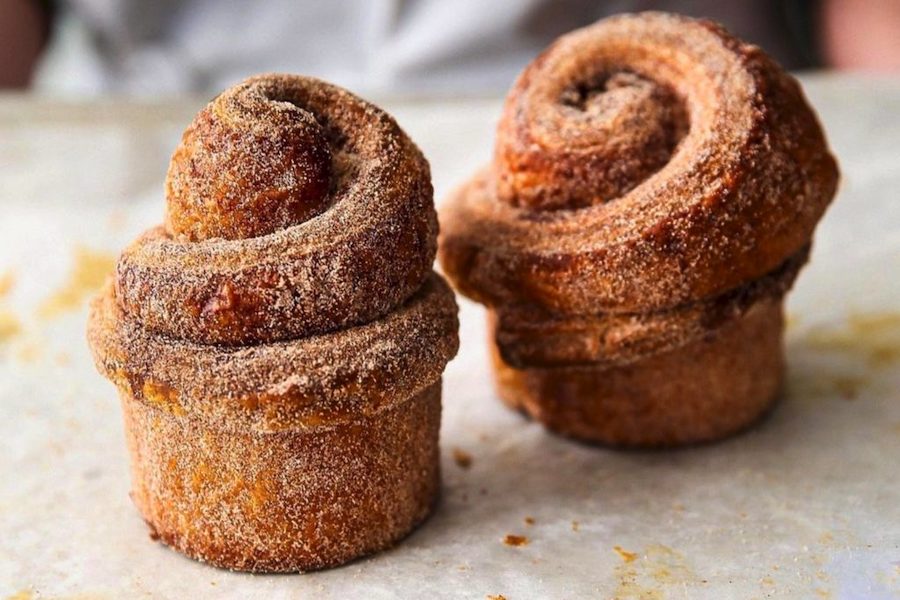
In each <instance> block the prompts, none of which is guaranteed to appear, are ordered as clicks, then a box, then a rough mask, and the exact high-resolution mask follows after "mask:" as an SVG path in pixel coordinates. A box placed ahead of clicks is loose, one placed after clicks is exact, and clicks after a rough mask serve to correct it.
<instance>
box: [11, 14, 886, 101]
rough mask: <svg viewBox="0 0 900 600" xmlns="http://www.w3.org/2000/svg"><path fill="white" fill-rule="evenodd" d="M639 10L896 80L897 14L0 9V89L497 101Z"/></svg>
mask: <svg viewBox="0 0 900 600" xmlns="http://www.w3.org/2000/svg"><path fill="white" fill-rule="evenodd" d="M640 10H666V11H671V12H679V13H684V14H688V15H692V16H703V17H709V18H712V19H714V20H717V21H719V22H721V23H723V24H725V25H726V26H727V27H728V28H729V29H730V30H731V31H732V32H733V33H735V34H737V35H738V36H739V37H741V38H743V39H745V40H748V41H750V42H753V43H756V44H758V45H760V46H762V47H763V48H764V49H765V50H767V51H768V52H769V53H770V54H771V55H773V56H774V57H775V58H776V59H778V60H779V61H780V62H781V63H782V65H783V66H785V67H787V68H789V69H792V70H804V69H820V68H834V69H842V70H847V69H849V70H866V71H897V70H898V69H900V0H820V1H814V0H810V1H803V0H784V1H777V0H746V1H741V2H722V1H720V0H683V1H676V0H668V1H667V0H660V1H638V0H610V1H599V0H555V1H554V0H494V1H491V2H484V1H482V0H453V1H448V0H331V1H328V2H303V1H300V2H298V1H295V0H262V1H250V0H246V1H242V0H234V1H227V0H0V88H19V89H23V88H29V87H30V88H31V89H33V90H35V91H38V92H41V93H45V94H49V95H53V96H63V95H65V96H94V95H105V94H122V95H130V96H143V97H147V96H153V97H166V96H173V95H185V94H205V95H208V94H210V93H214V92H216V91H218V90H221V89H223V88H225V87H228V86H229V85H231V84H233V83H235V82H236V81H238V80H240V79H242V78H244V77H245V76H247V75H250V74H253V73H258V72H263V71H288V72H296V73H304V74H309V75H315V76H319V77H322V78H324V79H328V80H330V81H332V82H335V83H338V84H340V85H343V86H345V87H348V88H350V89H352V90H354V91H356V92H358V93H361V94H364V95H365V94H373V95H376V96H379V97H384V96H386V95H390V96H396V95H407V96H408V95H425V96H429V95H441V96H471V95H497V94H502V93H503V92H504V91H505V90H506V89H507V88H508V87H509V85H510V83H511V81H512V79H513V78H514V77H515V75H516V73H517V72H518V71H519V70H521V68H522V67H523V66H524V65H525V64H527V63H528V61H530V60H531V59H532V58H533V57H534V56H535V54H537V53H538V52H539V51H540V50H541V49H542V48H544V47H545V46H546V45H547V44H548V43H550V42H551V41H552V40H553V39H554V38H556V37H557V36H559V35H561V34H563V33H565V32H567V31H569V30H571V29H574V28H577V27H580V26H584V25H587V24H589V23H591V22H593V21H595V20H597V19H599V18H602V17H604V16H609V15H611V14H614V13H618V12H627V11H640Z"/></svg>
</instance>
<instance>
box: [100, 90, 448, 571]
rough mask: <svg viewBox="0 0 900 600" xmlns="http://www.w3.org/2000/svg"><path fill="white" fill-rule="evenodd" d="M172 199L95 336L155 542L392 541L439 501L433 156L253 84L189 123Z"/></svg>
mask: <svg viewBox="0 0 900 600" xmlns="http://www.w3.org/2000/svg"><path fill="white" fill-rule="evenodd" d="M166 193H167V200H168V213H167V219H166V226H165V227H162V226H160V227H156V228H153V229H151V230H149V231H147V232H145V233H144V234H143V235H142V236H141V237H139V238H138V239H137V240H136V241H135V242H134V243H133V244H132V245H131V246H129V247H128V248H127V249H126V250H125V251H124V252H123V253H122V255H121V257H120V258H119V262H118V265H117V269H116V273H115V276H114V277H113V278H111V279H110V281H109V282H108V283H107V285H106V286H105V287H104V288H103V290H102V291H101V293H100V294H99V296H98V297H97V298H96V299H95V300H94V301H93V303H92V304H91V314H90V319H89V322H88V342H89V344H90V346H91V350H92V352H93V356H94V360H95V363H96V365H97V368H98V370H99V371H100V372H101V373H102V374H103V375H104V376H106V377H107V378H108V379H110V380H111V381H112V382H113V383H114V384H115V385H116V386H117V387H118V389H119V395H120V397H121V400H122V407H123V412H124V414H125V426H126V432H125V433H126V439H127V440H128V445H129V450H130V453H131V467H132V485H133V490H132V496H133V498H134V501H135V503H136V504H137V506H138V508H139V510H140V511H141V513H142V515H143V516H144V518H145V520H146V521H147V523H148V525H149V526H150V528H151V530H152V532H153V536H154V537H155V538H157V539H160V540H162V541H163V542H164V543H166V544H168V545H170V546H172V547H173V548H175V549H177V550H179V551H181V552H183V553H185V554H187V555H189V556H192V557H194V558H197V559H199V560H203V561H205V562H209V563H211V564H213V565H217V566H221V567H226V568H229V569H236V570H247V571H259V572H286V571H305V570H310V569H319V568H324V567H329V566H335V565H339V564H342V563H345V562H347V561H350V560H353V559H354V558H357V557H359V556H363V555H365V554H369V553H371V552H375V551H377V550H380V549H383V548H386V547H388V546H390V545H391V544H394V543H396V542H397V541H398V540H400V539H401V538H403V537H404V536H405V535H407V534H408V533H409V532H410V531H411V530H412V529H413V528H414V527H416V526H417V525H418V524H419V523H421V522H422V521H423V520H424V519H425V518H426V517H427V516H428V514H429V513H430V511H431V509H432V507H433V506H434V503H435V499H436V497H437V494H438V490H439V484H440V473H439V451H438V432H439V429H440V412H441V383H440V382H441V375H442V373H443V370H444V368H445V366H446V364H447V362H448V361H449V360H450V359H452V358H453V356H454V355H455V354H456V351H457V347H458V344H459V341H458V336H457V330H458V322H457V307H456V303H455V301H454V296H453V292H452V291H451V290H450V288H449V287H448V286H447V284H446V283H445V282H444V280H443V279H442V278H441V277H440V276H439V275H437V274H436V273H434V272H433V271H432V269H431V265H432V262H433V259H434V255H435V252H436V236H437V222H436V215H435V212H434V205H433V198H432V188H431V178H430V172H429V167H428V163H427V162H426V161H425V158H424V157H423V156H422V154H421V152H419V150H418V149H417V148H416V147H415V145H414V144H413V143H412V142H411V141H410V140H409V138H408V137H407V136H406V134H404V133H403V131H402V130H401V129H400V128H399V127H398V126H397V124H396V123H395V122H394V121H393V119H391V118H390V117H389V116H388V115H386V114H385V113H384V112H382V111H381V110H379V109H378V108H376V107H374V106H372V105H371V104H369V103H367V102H365V101H364V100H361V99H360V98H357V97H356V96H353V95H352V94H350V93H349V92H346V91H345V90H342V89H340V88H337V87H335V86H332V85H329V84H326V83H324V82H321V81H318V80H315V79H310V78H306V77H299V76H289V75H266V76H260V77H254V78H251V79H249V80H247V81H245V82H243V83H241V84H239V85H238V86H236V87H235V88H232V89H230V90H227V91H226V92H224V93H223V94H222V95H221V96H219V97H218V98H216V99H215V100H214V101H213V102H212V103H211V104H210V105H209V106H207V107H206V108H205V109H203V111H201V112H200V114H199V115H198V116H197V117H196V119H195V120H194V122H193V123H192V124H191V126H190V127H189V128H188V130H187V131H186V132H185V135H184V137H183V139H182V143H181V145H180V146H179V147H178V149H177V150H176V151H175V155H174V156H173V159H172V165H171V168H170V171H169V177H168V180H167V186H166Z"/></svg>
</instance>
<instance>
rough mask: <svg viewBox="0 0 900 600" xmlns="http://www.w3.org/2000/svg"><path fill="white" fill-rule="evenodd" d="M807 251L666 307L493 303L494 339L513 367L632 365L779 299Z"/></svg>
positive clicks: (803, 260) (803, 261)
mask: <svg viewBox="0 0 900 600" xmlns="http://www.w3.org/2000/svg"><path fill="white" fill-rule="evenodd" d="M808 255H809V251H808V248H804V249H803V250H801V251H800V252H798V253H797V254H795V255H794V256H792V257H790V258H789V259H788V260H787V261H785V263H784V264H783V265H781V266H780V267H779V268H778V269H776V270H775V271H773V272H772V273H769V274H768V275H766V276H764V277H761V278H759V279H756V280H754V281H752V282H750V283H748V284H746V285H743V286H741V287H739V288H736V289H734V290H731V291H729V292H728V293H725V294H722V295H721V296H717V297H715V298H711V299H709V300H703V301H700V302H693V303H688V304H683V305H681V306H677V307H675V308H672V309H669V310H665V311H655V312H643V313H640V312H639V313H599V314H595V315H579V316H570V315H560V314H555V313H552V312H549V311H547V310H544V309H541V308H535V307H531V306H527V305H507V306H502V307H495V308H494V309H492V314H494V317H495V321H494V331H495V334H494V341H495V343H496V345H497V348H498V350H499V352H500V354H501V356H502V357H503V360H504V362H505V363H507V364H509V365H511V366H513V367H519V368H527V367H552V366H577V365H590V366H593V367H596V368H600V367H604V366H616V365H628V364H632V363H634V362H637V361H640V360H643V359H645V358H648V357H652V356H654V355H656V354H661V353H663V352H666V351H669V350H672V349H675V348H679V347H682V346H685V345H687V344H689V343H691V342H692V341H694V340H697V339H700V338H703V337H706V336H707V335H709V334H710V333H713V332H715V331H716V330H718V329H719V328H720V327H722V326H723V325H724V324H727V323H729V322H730V321H733V320H735V319H738V318H740V317H742V316H743V315H744V314H745V313H747V311H749V310H751V309H752V308H753V307H754V306H756V305H758V304H759V303H760V302H768V301H776V302H777V301H780V300H781V298H782V297H783V296H784V295H785V294H786V293H787V292H788V290H789V289H790V288H791V285H792V284H793V283H794V279H795V278H796V277H797V274H798V273H799V271H800V268H801V267H802V266H803V265H804V264H805V263H806V260H807V257H808Z"/></svg>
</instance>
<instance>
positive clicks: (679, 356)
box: [491, 299, 784, 448]
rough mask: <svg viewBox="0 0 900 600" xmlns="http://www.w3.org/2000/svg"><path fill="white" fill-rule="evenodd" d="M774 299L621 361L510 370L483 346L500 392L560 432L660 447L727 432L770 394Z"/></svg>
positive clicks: (775, 377)
mask: <svg viewBox="0 0 900 600" xmlns="http://www.w3.org/2000/svg"><path fill="white" fill-rule="evenodd" d="M782 330H783V319H782V316H781V301H780V300H774V299H770V300H767V301H764V302H760V303H757V304H755V305H754V306H753V308H752V309H751V310H750V311H749V312H747V313H746V314H744V315H743V316H742V317H740V318H738V319H735V320H732V321H729V322H728V323H726V324H725V325H723V326H722V327H719V328H718V329H716V330H714V331H711V332H710V333H709V334H708V335H706V336H704V337H701V338H699V339H696V340H694V341H692V342H690V343H688V344H686V345H684V346H682V347H679V348H675V349H673V350H669V351H667V352H664V353H661V354H657V355H653V356H651V357H648V358H645V359H643V360H641V361H639V362H635V363H632V364H629V365H618V366H613V367H610V366H606V365H603V364H598V365H588V366H575V367H551V368H526V369H516V368H514V367H511V366H509V365H508V364H506V363H505V362H504V361H503V358H502V357H501V356H500V353H499V352H498V351H497V347H496V345H494V344H493V343H492V344H491V349H492V358H493V363H494V367H495V371H494V373H495V382H496V385H497V391H498V394H499V395H500V398H501V399H502V400H503V401H504V403H506V404H507V405H508V406H510V407H512V408H515V409H519V410H522V411H523V412H525V413H526V414H528V415H530V416H531V417H533V418H534V419H536V420H538V421H540V422H541V423H543V424H544V425H546V426H547V427H548V428H549V429H550V430H552V431H555V432H557V433H559V434H562V435H566V436H570V437H574V438H577V439H580V440H584V441H587V442H593V443H599V444H605V445H611V446H624V447H641V448H654V447H656V448H659V447H671V446H679V445H684V444H694V443H700V442H707V441H712V440H716V439H719V438H722V437H725V436H727V435H731V434H733V433H736V432H738V431H741V430H742V429H745V428H746V427H748V426H749V425H751V424H753V423H754V422H756V421H757V420H759V418H760V417H762V416H763V415H764V414H765V413H766V411H767V410H768V409H769V408H770V407H771V406H772V404H773V403H774V402H775V400H776V398H777V397H778V392H779V389H780V386H781V380H782V374H783V370H784V352H783V348H782V342H781V338H782Z"/></svg>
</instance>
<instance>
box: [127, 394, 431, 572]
mask: <svg viewBox="0 0 900 600" xmlns="http://www.w3.org/2000/svg"><path fill="white" fill-rule="evenodd" d="M122 407H123V411H124V413H125V433H126V438H127V442H128V447H129V451H130V454H131V470H132V480H133V488H132V490H133V491H132V497H133V498H134V502H135V504H136V505H137V507H138V509H139V510H140V512H141V514H142V515H143V517H144V519H145V520H146V521H147V523H148V524H149V525H150V527H151V531H152V532H153V535H154V536H155V537H158V538H160V539H161V540H162V541H163V542H165V543H166V544H167V545H169V546H172V547H173V548H175V549H176V550H179V551H180V552H183V553H185V554H187V555H188V556H191V557H193V558H196V559H198V560H202V561H204V562H207V563H210V564H212V565H215V566H218V567H225V568H228V569H234V570H240V571H254V572H270V573H271V572H294V571H310V570H314V569H321V568H325V567H331V566H335V565H339V564H343V563H345V562H347V561H350V560H353V559H354V558H358V557H360V556H364V555H366V554H370V553H372V552H375V551H377V550H381V549H384V548H387V547H390V546H392V545H393V544H394V543H396V542H397V541H399V540H400V539H402V538H403V537H405V536H406V535H407V534H408V533H409V532H410V531H411V530H412V529H413V528H415V527H416V526H417V525H418V524H419V523H421V522H422V521H423V520H424V519H425V518H426V517H427V516H428V514H429V513H430V512H431V509H432V507H433V506H434V503H435V500H436V498H437V494H438V490H439V482H440V472H439V456H438V454H439V452H438V429H439V427H440V412H441V390H440V381H439V380H438V381H437V382H436V383H434V384H432V385H431V386H429V387H428V388H426V389H424V390H422V391H421V392H419V393H418V394H416V395H414V396H413V397H412V398H409V399H407V400H406V401H405V402H403V403H400V404H396V405H394V406H392V407H390V408H389V409H388V410H386V411H385V412H383V413H380V414H378V415H377V416H359V417H356V418H354V419H352V420H349V421H347V422H345V423H342V424H341V425H339V426H336V427H332V428H325V429H319V430H316V431H311V432H310V431H283V432H279V433H258V432H252V431H249V430H244V431H240V430H238V431H229V430H222V429H220V428H218V427H217V426H216V424H215V423H212V422H210V421H208V420H206V419H203V418H198V417H197V416H193V415H192V416H188V417H178V416H176V415H173V414H172V413H169V412H166V411H164V410H160V409H159V408H156V407H153V406H149V405H147V404H146V403H144V402H142V401H140V400H136V399H134V398H132V397H131V396H130V395H129V394H128V393H127V392H124V391H123V392H122Z"/></svg>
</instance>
